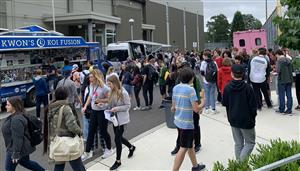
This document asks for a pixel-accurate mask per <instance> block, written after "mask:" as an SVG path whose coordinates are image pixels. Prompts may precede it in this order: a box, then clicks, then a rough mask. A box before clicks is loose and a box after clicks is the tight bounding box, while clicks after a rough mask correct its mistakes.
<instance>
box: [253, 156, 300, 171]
mask: <svg viewBox="0 0 300 171" xmlns="http://www.w3.org/2000/svg"><path fill="white" fill-rule="evenodd" d="M297 160H300V153H298V154H295V155H293V156H291V157H288V158H285V159H282V160H279V161H277V162H274V163H271V164H269V165H266V166H264V167H261V168H258V169H256V170H254V171H269V170H272V169H276V168H278V167H280V166H282V165H285V164H288V163H291V162H293V161H297Z"/></svg>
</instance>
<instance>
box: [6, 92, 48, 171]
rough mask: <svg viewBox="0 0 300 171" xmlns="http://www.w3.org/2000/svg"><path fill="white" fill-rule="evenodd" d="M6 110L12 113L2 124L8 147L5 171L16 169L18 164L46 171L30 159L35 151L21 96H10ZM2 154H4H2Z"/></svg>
mask: <svg viewBox="0 0 300 171" xmlns="http://www.w3.org/2000/svg"><path fill="white" fill-rule="evenodd" d="M6 110H7V112H8V113H10V115H9V116H8V117H7V118H6V120H5V121H4V123H3V125H2V128H1V129H2V134H3V138H4V143H5V147H6V160H5V171H15V170H16V167H17V165H18V164H20V165H21V166H23V167H25V168H27V169H29V170H34V171H45V169H44V168H43V167H41V166H40V165H39V164H38V163H37V162H34V161H31V160H30V156H29V155H30V154H31V153H33V152H34V151H35V147H32V146H31V144H30V140H29V139H28V137H29V136H30V135H29V130H28V125H27V124H28V122H27V119H26V118H25V117H24V116H23V115H24V113H25V109H24V106H23V101H22V99H21V98H19V97H10V98H9V99H8V100H7V102H6ZM1 155H2V154H1Z"/></svg>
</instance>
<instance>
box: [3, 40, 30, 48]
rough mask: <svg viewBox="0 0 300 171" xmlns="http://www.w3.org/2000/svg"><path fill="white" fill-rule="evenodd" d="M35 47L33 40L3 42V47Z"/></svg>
mask: <svg viewBox="0 0 300 171" xmlns="http://www.w3.org/2000/svg"><path fill="white" fill-rule="evenodd" d="M29 44H30V45H31V46H34V41H33V40H1V46H2V47H14V46H17V47H22V46H25V47H27V46H29Z"/></svg>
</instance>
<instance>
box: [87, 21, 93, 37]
mask: <svg viewBox="0 0 300 171" xmlns="http://www.w3.org/2000/svg"><path fill="white" fill-rule="evenodd" d="M88 40H89V42H93V22H92V20H88Z"/></svg>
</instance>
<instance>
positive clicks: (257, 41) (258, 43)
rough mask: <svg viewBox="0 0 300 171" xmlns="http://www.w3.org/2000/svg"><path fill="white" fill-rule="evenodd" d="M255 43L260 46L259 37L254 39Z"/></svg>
mask: <svg viewBox="0 0 300 171" xmlns="http://www.w3.org/2000/svg"><path fill="white" fill-rule="evenodd" d="M255 45H256V46H260V45H261V39H260V38H256V39H255Z"/></svg>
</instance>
